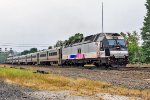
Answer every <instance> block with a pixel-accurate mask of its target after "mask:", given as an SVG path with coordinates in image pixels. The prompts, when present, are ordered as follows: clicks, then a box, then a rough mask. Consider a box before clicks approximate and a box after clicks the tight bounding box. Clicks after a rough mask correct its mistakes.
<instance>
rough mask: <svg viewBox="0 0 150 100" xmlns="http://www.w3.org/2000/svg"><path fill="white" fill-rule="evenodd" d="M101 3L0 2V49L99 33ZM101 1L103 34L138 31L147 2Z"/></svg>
mask: <svg viewBox="0 0 150 100" xmlns="http://www.w3.org/2000/svg"><path fill="white" fill-rule="evenodd" d="M101 2H102V0H0V47H1V48H3V49H4V48H5V47H8V45H12V46H11V47H12V48H13V49H14V50H17V51H22V50H24V49H29V48H30V47H15V46H17V44H28V45H29V44H34V45H35V44H36V45H38V44H40V45H41V44H44V45H46V44H49V45H53V44H54V43H55V42H56V41H57V40H65V39H67V38H68V37H69V36H71V35H73V34H75V33H83V34H84V35H85V36H87V35H91V34H97V33H100V32H101ZM103 2H104V31H105V32H132V31H138V32H140V28H141V27H142V25H143V19H144V16H145V14H146V8H145V6H144V4H145V2H146V0H103ZM10 43H11V44H10ZM2 45H5V46H2ZM6 45H7V46H6ZM35 47H38V48H39V49H45V48H46V47H39V46H35ZM8 48H10V47H8Z"/></svg>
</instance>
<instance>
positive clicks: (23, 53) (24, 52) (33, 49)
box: [21, 48, 38, 55]
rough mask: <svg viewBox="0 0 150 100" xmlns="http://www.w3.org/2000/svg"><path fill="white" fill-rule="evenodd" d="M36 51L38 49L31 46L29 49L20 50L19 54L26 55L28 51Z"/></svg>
mask: <svg viewBox="0 0 150 100" xmlns="http://www.w3.org/2000/svg"><path fill="white" fill-rule="evenodd" d="M37 51H38V50H37V48H31V49H30V50H24V51H23V52H21V55H26V54H29V53H35V52H37Z"/></svg>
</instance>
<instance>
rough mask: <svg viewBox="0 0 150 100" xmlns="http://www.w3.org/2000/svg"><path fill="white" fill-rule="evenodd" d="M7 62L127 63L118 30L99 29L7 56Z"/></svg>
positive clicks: (125, 49) (36, 63)
mask: <svg viewBox="0 0 150 100" xmlns="http://www.w3.org/2000/svg"><path fill="white" fill-rule="evenodd" d="M6 63H8V64H29V65H53V64H58V65H62V66H63V65H70V66H72V65H75V66H77V65H79V66H85V65H88V64H91V65H95V66H101V65H105V66H111V67H114V66H116V65H117V66H118V65H121V66H122V65H124V66H125V65H126V64H128V49H127V45H126V42H125V39H124V38H123V36H121V35H120V34H118V33H99V34H95V35H90V36H87V37H85V38H81V39H77V40H75V41H72V42H67V43H65V44H64V45H63V46H62V47H58V48H53V49H48V50H44V51H39V52H36V53H31V54H27V55H21V56H14V57H9V58H7V60H6Z"/></svg>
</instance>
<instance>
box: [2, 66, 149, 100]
mask: <svg viewBox="0 0 150 100" xmlns="http://www.w3.org/2000/svg"><path fill="white" fill-rule="evenodd" d="M0 79H2V80H3V81H5V82H7V83H11V84H17V85H21V86H27V87H31V88H35V89H39V90H50V91H60V90H70V91H74V92H73V94H75V95H94V94H96V93H110V94H115V95H124V96H131V97H142V98H144V99H145V100H146V99H147V100H149V99H150V91H149V90H136V89H128V88H124V87H116V86H113V85H112V84H109V83H106V82H100V81H94V80H87V79H82V78H78V79H73V78H69V77H64V76H59V75H54V74H47V75H43V74H38V73H33V71H32V70H20V69H12V68H3V67H0Z"/></svg>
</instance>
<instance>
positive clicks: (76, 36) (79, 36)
mask: <svg viewBox="0 0 150 100" xmlns="http://www.w3.org/2000/svg"><path fill="white" fill-rule="evenodd" d="M83 37H84V36H83V34H82V33H76V34H75V35H73V36H71V37H69V38H68V39H67V40H65V41H61V40H58V41H57V42H56V44H55V45H54V47H62V46H63V44H65V43H67V42H73V41H75V40H76V39H81V38H83ZM48 48H52V46H49V47H48Z"/></svg>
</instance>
